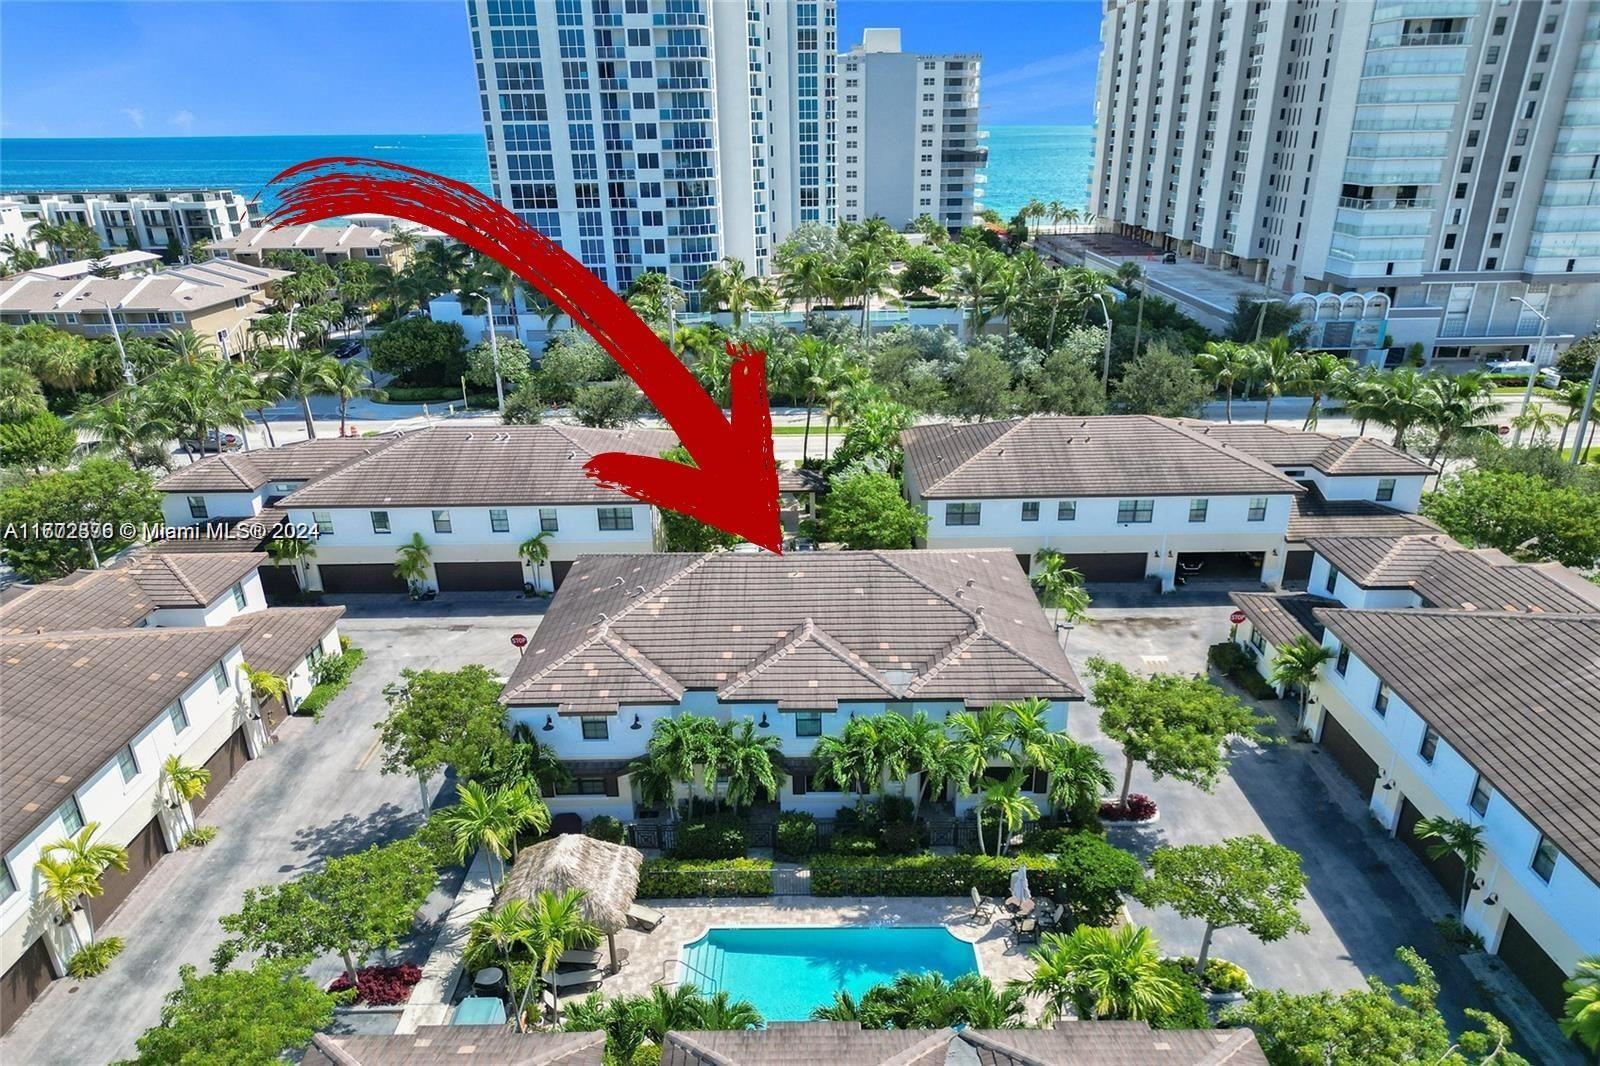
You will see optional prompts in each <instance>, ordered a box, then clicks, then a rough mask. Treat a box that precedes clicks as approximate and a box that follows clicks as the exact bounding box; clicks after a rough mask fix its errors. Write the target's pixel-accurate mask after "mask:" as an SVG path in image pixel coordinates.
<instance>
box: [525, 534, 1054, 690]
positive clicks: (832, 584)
mask: <svg viewBox="0 0 1600 1066" xmlns="http://www.w3.org/2000/svg"><path fill="white" fill-rule="evenodd" d="M688 689H710V690H713V691H716V692H717V693H718V694H719V696H720V697H721V698H723V699H728V700H750V701H762V702H766V701H777V702H778V703H779V705H780V706H783V707H790V708H794V707H807V708H816V709H831V708H835V707H837V705H838V701H839V700H841V699H854V700H882V699H886V698H901V699H912V698H915V699H929V700H945V699H960V700H964V701H965V702H967V703H968V704H972V705H981V704H987V703H990V702H992V701H994V700H999V699H1016V698H1019V697H1023V696H1043V697H1046V698H1055V699H1079V698H1081V697H1082V694H1083V689H1082V687H1081V685H1080V684H1079V682H1078V678H1077V676H1076V675H1075V674H1074V673H1073V671H1072V666H1071V664H1070V663H1069V662H1068V661H1067V657H1066V654H1065V653H1064V652H1062V650H1061V647H1060V645H1059V644H1058V643H1057V642H1056V636H1055V632H1054V630H1053V629H1052V628H1051V626H1050V624H1049V622H1048V621H1047V620H1046V618H1045V616H1044V612H1043V611H1042V610H1040V608H1039V603H1038V600H1037V599H1036V598H1035V596H1034V594H1033V590H1032V588H1031V587H1030V586H1029V584H1028V580H1027V577H1026V575H1024V574H1023V573H1022V569H1021V568H1020V567H1019V566H1018V565H1017V562H1016V558H1015V556H1013V555H1012V554H1011V553H1010V552H1007V551H1001V550H984V551H902V552H814V553H806V554H799V555H785V556H781V557H780V556H771V555H745V554H741V553H734V552H714V553H710V554H707V555H688V554H651V555H586V556H582V557H580V558H579V559H578V560H577V562H575V563H574V564H573V567H572V570H571V571H570V572H569V573H568V575H567V578H566V580H565V581H564V582H563V584H562V586H561V591H560V592H559V593H557V594H556V597H555V599H554V600H553V601H552V602H551V604H550V608H549V610H548V612H547V613H546V615H545V619H544V621H543V622H542V623H541V624H540V626H539V628H538V630H537V631H536V635H535V636H534V638H533V645H532V646H530V647H529V648H528V649H527V652H526V654H524V655H523V656H522V658H521V660H520V661H519V662H518V664H517V669H516V671H515V672H514V673H513V674H512V677H511V681H510V683H509V684H508V685H507V686H506V692H505V697H504V698H505V699H506V701H507V702H508V703H516V704H523V705H527V704H534V705H546V704H556V705H558V706H559V707H560V709H561V711H562V713H566V714H574V713H584V712H587V713H610V712H614V711H615V710H616V708H617V706H618V705H619V704H622V703H634V702H639V703H656V704H671V703H677V702H678V701H679V700H680V699H681V698H682V693H683V692H684V691H686V690H688Z"/></svg>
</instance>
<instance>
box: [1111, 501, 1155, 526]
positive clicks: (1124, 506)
mask: <svg viewBox="0 0 1600 1066" xmlns="http://www.w3.org/2000/svg"><path fill="white" fill-rule="evenodd" d="M1155 511H1156V501H1154V500H1118V501H1117V521H1118V522H1149V521H1151V519H1153V518H1154V517H1155Z"/></svg>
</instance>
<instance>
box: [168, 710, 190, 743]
mask: <svg viewBox="0 0 1600 1066" xmlns="http://www.w3.org/2000/svg"><path fill="white" fill-rule="evenodd" d="M167 720H168V721H170V722H171V723H172V731H173V732H174V733H177V734H178V735H180V736H181V735H182V734H183V731H184V730H185V729H188V728H189V716H188V714H186V713H185V712H184V709H183V704H182V703H174V704H173V705H172V706H171V707H168V708H167Z"/></svg>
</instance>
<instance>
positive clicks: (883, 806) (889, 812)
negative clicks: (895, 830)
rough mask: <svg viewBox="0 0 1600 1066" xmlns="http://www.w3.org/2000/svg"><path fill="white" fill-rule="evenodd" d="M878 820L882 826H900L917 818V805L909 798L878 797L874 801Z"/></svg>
mask: <svg viewBox="0 0 1600 1066" xmlns="http://www.w3.org/2000/svg"><path fill="white" fill-rule="evenodd" d="M876 807H877V814H878V820H879V821H880V822H882V823H883V824H884V825H900V824H906V823H909V822H911V821H912V819H914V818H916V816H917V805H916V804H915V803H913V802H911V797H910V796H880V797H878V799H877V801H876Z"/></svg>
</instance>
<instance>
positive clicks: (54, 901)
mask: <svg viewBox="0 0 1600 1066" xmlns="http://www.w3.org/2000/svg"><path fill="white" fill-rule="evenodd" d="M33 872H34V875H35V876H36V877H38V879H39V894H40V898H42V899H43V900H44V901H45V903H46V904H47V905H48V906H50V907H52V908H54V910H55V912H56V914H57V916H58V917H57V921H58V922H59V923H60V924H61V925H65V926H67V927H68V928H70V929H71V930H72V935H73V939H74V940H76V941H78V943H79V944H80V946H81V944H82V941H81V940H80V939H79V938H78V929H77V924H76V922H75V921H74V919H75V917H76V915H77V913H78V911H79V910H80V909H81V910H84V911H85V913H87V908H85V907H84V906H83V900H84V897H85V896H92V895H98V894H99V893H98V892H97V891H92V890H93V889H96V888H98V886H99V883H100V879H99V878H98V877H96V876H95V875H94V872H93V871H92V870H90V869H89V868H88V867H86V866H84V865H83V864H82V863H78V862H73V861H72V860H71V859H56V858H51V857H50V856H48V855H41V856H40V857H39V859H38V861H36V862H35V863H34V864H33ZM89 940H90V943H93V942H94V935H93V924H92V922H91V932H90V937H89Z"/></svg>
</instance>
